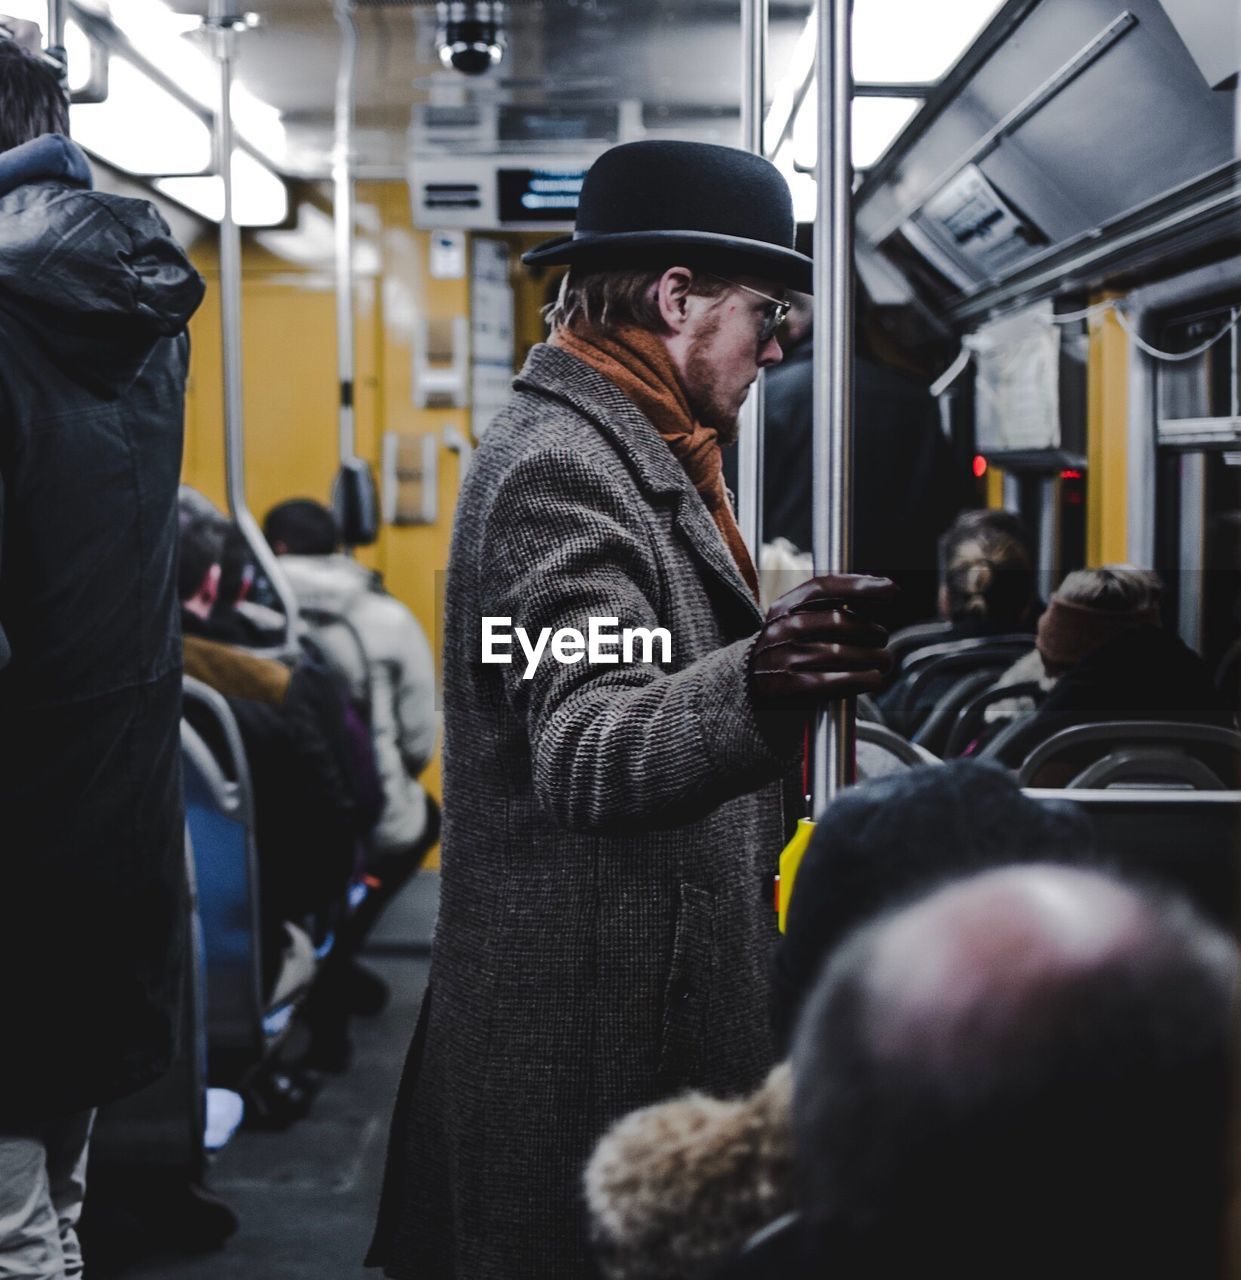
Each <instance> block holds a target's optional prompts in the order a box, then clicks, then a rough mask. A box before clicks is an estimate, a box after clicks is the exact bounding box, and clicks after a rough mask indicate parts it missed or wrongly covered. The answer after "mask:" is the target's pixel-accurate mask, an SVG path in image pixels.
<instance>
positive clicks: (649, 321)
mask: <svg viewBox="0 0 1241 1280" xmlns="http://www.w3.org/2000/svg"><path fill="white" fill-rule="evenodd" d="M667 270H668V268H667V267H632V268H627V269H622V270H616V271H580V270H577V269H574V268H570V269H569V270H568V271H567V272H565V275H564V279H562V280H561V282H560V292H559V294H558V295H557V297H556V301H555V302H551V303H549V304H548V305H547V306H546V307H544V308H543V319H544V320H546V321H547V323H548V325H549V326H550V328H551V330H552V332H553V333H554V332H555V331H556V330H557V329H568V330H570V331H571V332H574V333H582V332H585V331H588V330H594V331H595V332H597V333H604V334H607V333H611V332H613V331H615V330H616V329H618V328H621V327H623V326H625V325H636V326H637V327H638V328H640V329H659V328H660V327H661V326H662V324H663V320H662V318H661V316H660V312H659V301H658V299H657V298H656V297H655V296H654V288H655V286H656V285H657V284H658V283H659V280H660V277H661V276H662V275H663V274H664V272H665V271H667ZM728 287H729V285H728V282H727V281H725V280H719V279H717V278H716V277H715V276H712V275H709V274H707V273H705V272H701V273H700V272H695V273H694V278H693V283H692V284H691V286H690V292H691V293H692V294H695V295H697V296H699V297H704V298H714V297H718V296H719V295H720V294H722V293H723V292H724V291H725V290H726V289H727V288H728Z"/></svg>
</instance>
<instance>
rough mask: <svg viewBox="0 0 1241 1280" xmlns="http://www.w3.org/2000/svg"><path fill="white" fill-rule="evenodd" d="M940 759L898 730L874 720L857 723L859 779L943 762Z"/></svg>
mask: <svg viewBox="0 0 1241 1280" xmlns="http://www.w3.org/2000/svg"><path fill="white" fill-rule="evenodd" d="M939 763H940V761H939V758H938V757H937V756H935V755H932V754H931V752H929V751H928V750H927V749H926V748H925V747H920V746H918V745H917V744H916V743H913V742H910V741H909V740H908V739H907V738H902V737H901V735H900V734H899V733H897V732H896V730H895V729H889V728H888V727H887V725H883V724H878V723H876V722H875V721H872V720H859V721H858V722H857V772H858V780H859V781H861V780H862V779H864V778H885V777H887V776H888V775H889V774H892V773H900V772H902V771H903V770H905V769H917V768H919V767H920V766H921V765H924V764H939Z"/></svg>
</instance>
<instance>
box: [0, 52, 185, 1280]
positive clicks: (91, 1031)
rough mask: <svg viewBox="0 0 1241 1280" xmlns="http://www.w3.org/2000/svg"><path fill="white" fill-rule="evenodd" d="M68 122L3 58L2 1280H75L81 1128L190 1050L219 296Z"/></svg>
mask: <svg viewBox="0 0 1241 1280" xmlns="http://www.w3.org/2000/svg"><path fill="white" fill-rule="evenodd" d="M66 118H67V111H66V109H65V105H64V98H63V94H62V91H61V89H60V86H59V85H58V83H57V82H56V78H55V75H54V73H52V72H50V71H49V70H48V69H47V67H45V66H44V65H43V64H41V63H40V62H38V61H37V60H36V59H34V58H32V57H30V56H29V55H27V54H25V53H24V52H23V51H22V50H21V49H19V48H18V47H17V46H16V45H15V44H14V43H13V42H10V41H6V40H0V488H2V490H3V493H4V508H3V527H2V530H0V629H2V630H3V632H4V634H5V636H6V637H7V643H8V647H9V648H10V650H11V653H10V656H9V659H8V662H7V665H5V666H4V668H3V670H0V833H2V834H0V875H2V877H3V878H2V880H0V1011H2V1013H0V1016H2V1018H3V1036H4V1051H3V1053H0V1271H5V1268H6V1266H7V1265H9V1263H12V1264H13V1265H15V1266H16V1267H17V1270H16V1271H15V1272H14V1274H21V1275H28V1274H29V1275H36V1274H39V1275H42V1274H44V1272H43V1270H41V1269H35V1267H34V1264H32V1263H29V1258H28V1256H27V1255H29V1254H30V1252H31V1250H32V1249H35V1251H36V1252H38V1250H39V1249H42V1250H44V1252H43V1253H39V1254H38V1256H39V1257H40V1258H42V1259H46V1258H47V1257H49V1256H52V1255H54V1256H55V1257H56V1259H57V1263H56V1265H55V1266H54V1267H53V1269H52V1271H51V1274H55V1275H57V1276H60V1275H68V1276H74V1275H78V1274H79V1273H80V1266H81V1261H80V1255H79V1253H78V1250H77V1244H76V1238H75V1234H74V1230H73V1220H74V1219H75V1218H76V1212H77V1209H76V1208H75V1207H74V1206H73V1205H72V1204H69V1205H66V1204H64V1203H61V1204H58V1205H56V1206H55V1209H53V1208H52V1206H50V1205H48V1204H47V1203H46V1202H47V1200H48V1190H47V1183H48V1182H49V1181H50V1182H51V1184H52V1186H51V1195H52V1197H53V1198H54V1197H56V1195H57V1193H58V1190H59V1191H65V1192H66V1194H69V1195H70V1196H71V1197H72V1194H73V1193H76V1198H77V1201H78V1204H79V1205H80V1196H81V1186H80V1177H79V1175H80V1171H81V1167H82V1166H83V1165H84V1152H85V1142H86V1135H87V1132H88V1129H89V1114H90V1110H91V1109H92V1108H94V1107H96V1106H98V1105H100V1104H101V1103H104V1102H107V1101H109V1100H111V1099H114V1098H117V1097H119V1096H121V1095H123V1094H126V1093H129V1092H132V1091H134V1090H136V1089H138V1088H140V1087H142V1086H143V1085H145V1084H147V1083H148V1082H150V1081H152V1080H154V1079H155V1078H156V1077H157V1076H159V1075H160V1074H161V1073H162V1072H163V1071H164V1070H165V1069H166V1068H167V1067H168V1065H169V1063H170V1061H171V1058H172V1056H173V1051H174V1042H175V1038H176V1037H175V1028H176V1025H177V1003H178V992H179V990H180V984H181V969H182V956H183V952H184V949H185V945H184V942H185V940H184V936H183V935H184V932H185V920H186V909H185V907H186V903H185V895H186V885H185V872H184V817H183V811H182V795H181V765H180V740H179V723H180V706H181V644H180V634H179V630H178V624H177V617H178V610H177V598H176V588H175V584H176V542H177V479H178V472H179V470H180V466H181V450H182V428H183V423H182V405H183V397H184V387H185V376H186V365H187V360H188V339H187V337H186V334H185V326H186V322H187V321H188V319H189V318H190V316H191V315H192V314H193V312H194V311H195V309H196V308H197V306H198V304H199V302H200V301H201V299H202V296H203V291H204V286H203V282H202V280H201V279H200V278H199V276H198V275H197V273H196V272H195V271H194V270H193V268H192V267H191V266H190V264H189V262H188V260H187V259H186V257H185V255H184V253H183V252H182V250H181V249H180V247H179V246H178V245H177V244H176V242H175V241H174V240H173V239H172V236H171V233H170V232H169V230H168V227H167V226H166V224H165V223H164V221H163V219H162V218H161V217H160V216H159V214H158V212H157V211H156V210H155V208H154V207H153V206H152V205H150V204H148V203H146V202H145V201H138V200H130V199H124V198H121V197H118V196H112V195H106V194H103V193H100V192H96V191H93V190H92V189H91V175H90V169H89V167H88V165H87V162H86V159H85V157H84V155H83V154H82V152H81V151H79V150H78V148H77V147H76V146H74V144H73V143H72V142H70V141H69V140H68V138H67V137H64V136H62V135H63V131H64V127H65V122H66ZM41 129H45V130H48V132H45V133H42V134H41V136H34V135H39V134H40V130H41ZM45 1161H46V1167H44V1165H45ZM53 1165H56V1166H57V1167H53ZM27 1180H29V1181H27ZM39 1181H42V1183H43V1191H42V1196H41V1197H40V1195H39V1194H37V1193H36V1191H35V1189H34V1188H35V1187H36V1186H37V1184H38V1182H39ZM58 1183H59V1184H63V1185H60V1186H58ZM69 1184H73V1185H72V1186H70V1185H69ZM27 1189H28V1190H30V1195H29V1196H26V1197H23V1195H22V1192H23V1190H27ZM41 1202H42V1203H41ZM49 1210H50V1211H51V1212H50V1225H49ZM57 1210H59V1211H60V1212H59V1213H58V1212H57ZM40 1212H41V1214H42V1216H41V1217H40ZM58 1216H59V1219H60V1221H59V1224H58V1221H57V1218H58ZM36 1219H38V1220H36ZM45 1228H46V1231H45ZM44 1231H45V1235H44V1236H42V1237H40V1233H41V1232H44ZM23 1232H24V1233H26V1234H25V1236H24V1237H23ZM32 1234H33V1235H34V1236H35V1237H36V1238H35V1239H34V1241H33V1243H32V1242H31V1238H30V1237H31V1235H32ZM28 1264H29V1265H28ZM39 1265H40V1266H42V1265H45V1263H40V1264H39ZM23 1266H26V1267H27V1269H24V1270H23V1269H22V1268H23ZM5 1273H6V1274H7V1271H6V1272H5Z"/></svg>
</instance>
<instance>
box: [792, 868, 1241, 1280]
mask: <svg viewBox="0 0 1241 1280" xmlns="http://www.w3.org/2000/svg"><path fill="white" fill-rule="evenodd" d="M1235 981H1236V953H1235V948H1234V946H1233V944H1232V943H1231V942H1230V940H1228V939H1227V938H1225V937H1224V936H1223V935H1222V934H1220V933H1218V932H1217V931H1216V930H1214V929H1213V928H1211V927H1209V926H1208V925H1206V924H1204V923H1203V922H1202V921H1200V920H1199V919H1198V918H1197V917H1196V916H1195V915H1194V914H1193V913H1192V911H1190V909H1189V908H1188V907H1186V906H1184V905H1183V904H1181V903H1180V902H1179V901H1171V900H1167V899H1164V898H1159V897H1154V896H1149V895H1146V894H1145V893H1143V892H1141V891H1139V890H1136V889H1134V888H1130V887H1127V886H1125V885H1122V884H1120V883H1118V882H1116V881H1113V880H1110V879H1108V878H1106V877H1104V876H1101V875H1096V874H1093V873H1089V872H1083V871H1075V870H1071V869H1069V868H1063V867H1052V866H1025V867H1013V868H1006V869H1003V870H999V871H992V872H988V873H986V874H983V875H979V876H976V877H973V878H971V879H969V880H964V881H960V882H958V883H956V884H954V885H951V886H949V887H947V888H944V889H941V890H939V891H938V892H936V893H933V894H931V895H930V896H929V897H926V898H924V899H922V900H921V901H920V902H918V903H916V904H914V905H913V906H910V907H907V908H906V909H904V910H902V911H899V912H897V913H895V914H893V915H890V916H888V917H886V918H884V919H882V920H880V921H878V922H877V923H875V924H872V925H870V926H868V927H867V928H865V929H863V930H862V931H861V932H860V933H858V934H857V935H855V936H854V938H853V939H852V940H851V941H850V942H848V943H847V944H846V945H845V946H844V947H843V948H842V949H841V951H840V952H839V953H838V954H837V956H836V958H835V959H834V960H833V961H832V963H831V964H830V965H829V967H828V970H827V972H826V973H825V974H824V975H823V978H822V979H821V981H820V983H819V986H818V987H817V988H816V991H815V994H814V996H813V997H812V998H811V1000H810V1002H809V1004H808V1006H807V1009H806V1013H805V1017H804V1018H803V1020H802V1023H801V1026H800V1029H799V1032H798V1037H797V1041H796V1047H795V1052H794V1074H795V1079H796V1089H795V1104H794V1119H795V1133H796V1137H797V1143H798V1166H799V1177H800V1181H801V1193H802V1196H803V1203H804V1207H805V1209H806V1211H807V1213H808V1215H809V1216H810V1217H811V1218H812V1219H813V1220H815V1221H816V1222H817V1223H818V1224H819V1226H820V1228H821V1229H822V1230H823V1231H825V1232H826V1233H828V1234H829V1235H830V1236H831V1237H832V1244H831V1249H832V1251H833V1254H834V1256H835V1257H837V1259H838V1260H844V1259H847V1258H848V1257H849V1256H850V1251H851V1250H854V1249H856V1250H857V1256H858V1258H859V1259H860V1258H865V1259H866V1260H867V1265H868V1266H869V1267H871V1269H872V1272H873V1274H875V1275H887V1274H904V1273H910V1274H912V1273H914V1272H916V1271H919V1270H931V1271H936V1270H939V1269H941V1268H947V1269H948V1270H950V1271H951V1272H952V1273H953V1274H954V1275H955V1276H957V1277H959V1278H960V1280H968V1278H972V1277H975V1276H977V1277H982V1276H985V1275H996V1274H1002V1275H1005V1276H1006V1277H1007V1278H1009V1280H1013V1278H1014V1277H1024V1276H1027V1275H1028V1276H1031V1277H1033V1276H1035V1275H1049V1274H1054V1275H1056V1276H1057V1277H1058V1280H1063V1278H1064V1277H1068V1276H1074V1277H1076V1276H1082V1277H1085V1276H1097V1275H1100V1274H1118V1275H1119V1274H1124V1275H1126V1276H1127V1277H1133V1276H1135V1275H1138V1276H1145V1275H1151V1276H1153V1275H1156V1274H1159V1268H1160V1267H1162V1268H1164V1270H1163V1274H1164V1275H1167V1274H1176V1275H1178V1276H1196V1275H1202V1276H1204V1277H1205V1276H1206V1275H1208V1274H1211V1269H1212V1267H1214V1266H1215V1264H1216V1262H1217V1260H1218V1256H1217V1250H1218V1244H1219V1238H1220V1232H1219V1226H1220V1222H1221V1218H1222V1206H1223V1200H1224V1148H1223V1134H1224V1133H1225V1129H1226V1126H1225V1110H1226V1101H1227V1079H1228V1075H1227V1065H1228V1052H1227V1050H1228V1033H1229V1029H1230V1017H1231V1014H1230V1011H1231V1007H1232V1000H1233V993H1234V986H1235ZM1018 1242H1020V1244H1018ZM1169 1267H1170V1268H1172V1269H1171V1271H1169V1270H1167V1268H1169ZM844 1270H846V1271H847V1270H848V1266H847V1265H846V1266H845V1267H844Z"/></svg>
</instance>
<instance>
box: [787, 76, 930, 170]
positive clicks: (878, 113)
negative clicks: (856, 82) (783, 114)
mask: <svg viewBox="0 0 1241 1280" xmlns="http://www.w3.org/2000/svg"><path fill="white" fill-rule="evenodd" d="M817 103H818V93H817V92H816V86H815V85H814V84H811V86H810V88H809V90H808V91H807V93H806V97H805V101H803V103H802V106H801V110H800V111H799V112H798V113H797V119H796V120H795V121H794V123H793V154H794V155H795V156H796V158H797V165H798V167H799V168H802V169H813V168H814V164H815V156H816V153H817V150H818V136H817V128H818V121H817V119H816V114H817ZM921 105H922V101H921V99H920V98H854V99H853V156H852V161H853V167H854V168H855V169H869V168H870V167H871V165H873V164H874V163H875V161H876V160H878V159H879V157H880V156H881V155H883V153H884V152H885V151H886V150H887V149H888V148H889V147H890V146H891V145H892V143H893V141H894V140H895V138H896V136H897V134H899V133H900V131H901V130H902V129H903V128H904V127H905V126H906V124H908V123H909V121H910V119H911V118H912V117H913V115H914V114H915V113H916V112H917V110H918V108H919V107H920V106H921Z"/></svg>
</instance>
